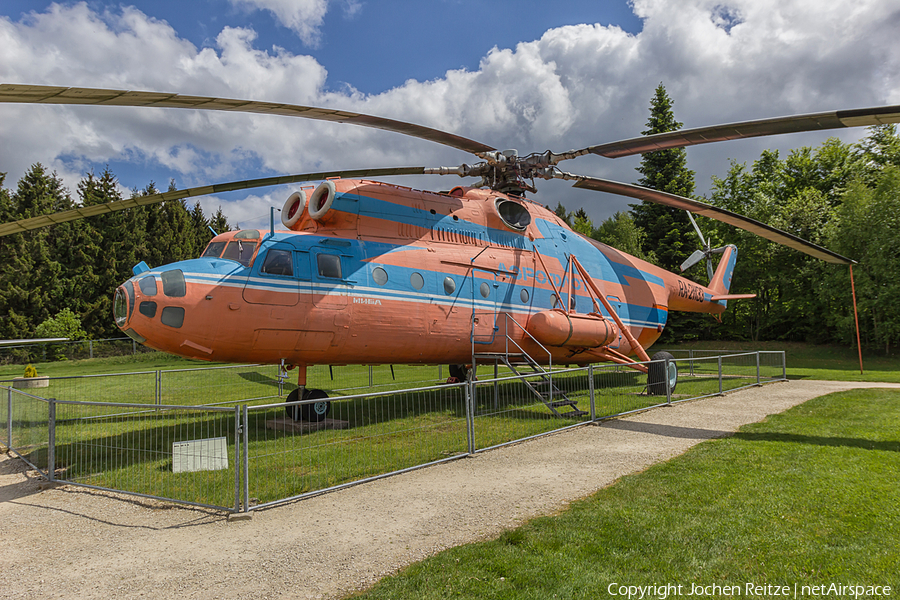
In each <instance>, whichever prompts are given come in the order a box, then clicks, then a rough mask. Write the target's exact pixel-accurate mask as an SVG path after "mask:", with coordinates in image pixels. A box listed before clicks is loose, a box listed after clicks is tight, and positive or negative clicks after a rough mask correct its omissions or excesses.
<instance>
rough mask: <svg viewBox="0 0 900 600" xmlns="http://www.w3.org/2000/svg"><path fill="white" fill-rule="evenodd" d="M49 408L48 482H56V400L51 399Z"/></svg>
mask: <svg viewBox="0 0 900 600" xmlns="http://www.w3.org/2000/svg"><path fill="white" fill-rule="evenodd" d="M49 402H50V404H49V406H48V412H49V414H48V416H47V425H48V428H47V429H48V436H47V437H48V440H47V441H48V445H47V480H48V481H54V480H55V479H56V400H55V399H54V398H50V399H49Z"/></svg>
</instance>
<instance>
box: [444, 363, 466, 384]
mask: <svg viewBox="0 0 900 600" xmlns="http://www.w3.org/2000/svg"><path fill="white" fill-rule="evenodd" d="M468 378H469V370H468V369H466V365H450V379H448V380H447V383H464V382H465V381H467V380H468Z"/></svg>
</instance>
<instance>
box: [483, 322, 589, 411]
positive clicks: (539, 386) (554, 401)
mask: <svg viewBox="0 0 900 600" xmlns="http://www.w3.org/2000/svg"><path fill="white" fill-rule="evenodd" d="M502 316H503V317H505V318H506V327H505V333H506V344H505V348H504V351H503V352H474V351H473V353H472V368H473V372H477V369H478V366H477V365H478V363H479V362H481V363H486V362H493V363H494V374H495V376H496V373H497V366H498V365H499V364H501V363H502V364H504V365H506V367H507V368H508V369H509V370H510V371H512V372H513V373H515V374H516V375H517V376H518V377H519V378H520V381H522V383H524V384H525V386H526V387H527V388H528V389H529V391H530V392H531V393H532V394H533V395H534V396H535V397H536V398H538V399H539V400H540V401H541V402H543V403H544V405H545V406H546V407H547V408H549V409H550V411H551V412H552V413H553V414H554V415H556V416H557V417H567V418H580V417H583V416H585V415H588V414H590V413H588V412H587V411H583V410H579V409H578V406H577V402H575V401H574V400H572V399H571V398H569V397H568V396H567V395H566V393H565V391H564V390H562V389H560V388H559V387H558V386H557V385H556V383H554V381H553V372H552V363H551V364H550V367H551V368H550V370H547V369H545V368H544V367H543V366H542V365H541V364H540V363H539V362H538V361H536V360H535V359H534V358H532V357H531V356H530V355H529V354H528V353H527V352H525V350H523V349H522V348H521V346H519V344H518V343H516V341H515V340H514V339H512V338H511V337H510V335H509V327H510V324H512V325H513V326H514V327H518V328H519V329H520V330H521V331H523V332H525V334H526V335H527V336H528V337H529V338H531V339H532V340H533V341H534V342H535V343H536V344H537V345H538V346H539V347H540V348H543V346H542V345H541V344H540V343H539V342H538V341H537V340H534V338H533V337H531V334H529V333H528V332H527V331H525V329H524V328H523V327H522V326H521V325H519V323H518V322H517V321H516V320H515V319H514V318H513V317H512V316H511V315H509V314H508V313H503V315H502ZM510 346H512V347H510ZM545 351H546V349H545ZM547 356H548V359H549V357H550V352H549V351H547ZM548 362H549V361H548ZM495 378H496V377H495Z"/></svg>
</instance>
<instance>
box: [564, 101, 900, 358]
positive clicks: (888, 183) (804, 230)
mask: <svg viewBox="0 0 900 600" xmlns="http://www.w3.org/2000/svg"><path fill="white" fill-rule="evenodd" d="M650 112H651V117H650V119H649V121H648V128H647V130H646V131H644V132H643V133H645V134H652V133H661V132H665V131H673V130H677V129H679V128H680V127H681V123H678V122H677V121H676V120H675V118H674V113H673V107H672V101H671V99H670V98H669V97H668V95H667V94H666V92H665V88H664V87H663V86H662V84H660V86H659V87H658V88H657V90H656V94H655V96H654V97H653V99H652V100H651V106H650ZM638 171H639V172H640V173H641V175H642V177H641V179H640V180H639V181H638V182H637V183H638V184H639V185H643V186H645V187H651V188H654V189H659V190H662V191H666V192H670V193H674V194H678V195H681V196H686V197H690V198H696V199H697V200H700V201H703V202H707V203H709V204H713V205H715V206H718V207H721V208H726V209H728V210H730V211H733V212H736V213H739V214H742V215H745V216H748V217H752V218H754V219H756V220H758V221H761V222H763V223H767V224H769V225H772V226H774V227H777V228H779V229H782V230H784V231H787V232H789V233H792V234H794V235H796V236H798V237H801V238H803V239H806V240H809V241H811V242H813V243H815V244H818V245H820V246H824V247H825V248H828V249H829V250H832V251H834V252H837V253H838V254H842V255H843V256H846V257H848V258H851V259H853V260H856V261H858V264H857V265H855V266H854V268H853V275H854V279H855V287H856V296H857V304H858V309H859V327H860V335H861V339H862V344H863V346H864V347H867V346H868V347H877V348H882V349H883V350H884V352H886V353H889V352H890V351H891V348H892V347H893V346H896V345H897V343H898V342H900V302H898V300H900V252H898V249H900V137H898V133H897V129H896V126H895V125H880V126H876V127H870V128H869V129H868V130H867V134H866V136H865V137H864V138H863V139H862V140H861V141H860V142H858V143H852V144H847V143H843V142H841V141H840V140H839V139H837V138H830V139H828V140H827V141H826V142H824V143H823V144H822V145H821V146H819V147H818V148H812V147H802V148H799V149H796V150H792V151H791V152H790V153H789V154H788V156H787V157H781V156H779V153H778V152H777V151H771V150H766V151H764V152H763V153H762V154H761V155H760V157H759V159H757V160H756V161H754V162H753V164H752V165H750V166H748V165H746V164H740V163H737V162H732V164H731V168H730V169H729V171H728V173H726V174H725V175H724V176H723V177H721V178H720V177H714V178H713V188H712V191H711V193H710V195H709V196H708V197H698V196H696V195H695V194H694V180H693V172H692V171H690V170H689V169H688V168H687V157H686V153H685V151H684V149H669V150H663V151H660V152H654V153H652V154H646V155H644V156H643V158H642V162H641V165H640V167H638ZM556 212H557V214H558V215H559V216H561V217H562V218H564V219H566V220H567V222H568V223H569V224H570V225H571V226H572V227H573V228H574V229H575V230H577V231H579V232H580V233H582V234H585V235H588V236H590V237H593V238H595V239H597V240H599V241H602V242H604V243H606V244H609V245H612V246H615V247H616V248H619V249H620V250H623V251H625V252H628V253H629V254H632V255H635V256H638V257H640V258H642V259H644V260H647V261H649V262H651V263H653V264H656V265H659V266H661V267H663V268H665V269H668V270H671V271H675V272H680V269H679V267H680V265H681V263H682V262H683V261H684V260H685V259H686V258H687V257H688V256H689V255H690V254H691V253H692V252H693V251H694V250H696V249H698V248H700V240H699V238H698V236H697V234H696V233H695V232H694V230H693V227H692V226H691V224H690V221H689V220H688V218H687V214H686V213H685V212H684V211H680V210H677V209H673V208H669V207H666V206H661V205H658V204H654V203H648V202H642V203H640V204H633V205H631V210H630V211H628V212H623V213H618V214H616V215H614V216H612V217H610V218H609V219H606V220H605V221H603V222H602V223H600V224H599V226H595V225H594V224H593V223H592V222H591V220H590V219H589V218H588V215H587V214H586V213H585V211H584V210H583V209H581V210H578V211H575V212H573V213H569V212H567V211H566V209H565V207H563V206H562V205H559V206H558V207H557V209H556ZM696 218H697V221H698V224H699V226H700V229H701V231H702V232H703V234H704V236H706V237H708V238H709V242H710V244H711V245H712V246H713V247H716V246H720V245H724V244H735V245H736V246H737V247H738V262H737V266H736V268H735V274H734V280H733V283H732V287H731V290H732V292H733V293H738V294H743V293H754V294H756V295H757V297H756V298H755V299H753V300H743V301H738V302H730V303H729V306H728V310H727V311H726V313H725V315H724V316H723V322H722V323H721V324H720V323H716V322H715V321H714V320H713V318H712V317H710V316H707V315H694V314H684V313H674V314H672V315H670V321H669V324H668V325H667V328H666V330H665V333H664V336H665V337H664V338H663V341H666V342H677V341H682V340H690V339H698V338H699V339H732V340H735V339H736V340H753V341H760V340H784V341H804V342H813V343H841V344H847V345H850V344H853V345H855V342H856V333H855V331H856V330H855V325H854V315H853V304H852V296H851V282H850V270H849V269H848V267H847V266H844V265H833V264H829V263H825V262H823V261H821V260H818V259H815V258H812V257H810V256H808V255H806V254H803V253H801V252H797V251H795V250H792V249H790V248H787V247H784V246H781V245H778V244H775V243H772V242H769V241H768V240H765V239H763V238H760V237H758V236H755V235H753V234H752V233H749V232H746V231H743V230H741V229H737V228H735V227H732V226H730V225H727V224H725V223H721V222H719V221H714V220H711V219H706V218H704V217H699V216H698V217H696ZM686 275H687V276H688V277H690V278H692V279H694V280H695V281H698V282H700V283H704V284H705V283H707V282H706V277H707V275H706V268H705V261H701V262H700V263H699V264H698V265H696V266H694V267H691V268H690V269H689V270H688V271H687V273H686Z"/></svg>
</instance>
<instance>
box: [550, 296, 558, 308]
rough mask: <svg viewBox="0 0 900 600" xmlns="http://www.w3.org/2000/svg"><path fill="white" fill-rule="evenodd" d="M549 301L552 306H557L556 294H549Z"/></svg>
mask: <svg viewBox="0 0 900 600" xmlns="http://www.w3.org/2000/svg"><path fill="white" fill-rule="evenodd" d="M550 302H552V303H553V308H556V307H557V306H559V298H558V297H557V295H556V294H550Z"/></svg>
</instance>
